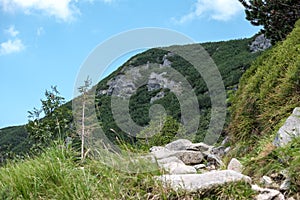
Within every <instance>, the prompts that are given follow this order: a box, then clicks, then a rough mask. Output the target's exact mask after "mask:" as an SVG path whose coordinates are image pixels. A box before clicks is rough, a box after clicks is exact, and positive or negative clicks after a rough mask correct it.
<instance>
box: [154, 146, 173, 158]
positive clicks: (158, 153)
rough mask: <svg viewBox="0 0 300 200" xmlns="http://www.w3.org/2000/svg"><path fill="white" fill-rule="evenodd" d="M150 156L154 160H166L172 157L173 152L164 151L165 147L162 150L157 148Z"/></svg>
mask: <svg viewBox="0 0 300 200" xmlns="http://www.w3.org/2000/svg"><path fill="white" fill-rule="evenodd" d="M151 154H152V155H153V156H154V157H155V158H156V159H158V160H159V159H163V158H168V157H171V156H174V154H175V152H174V151H170V150H168V149H166V148H165V147H163V148H159V149H158V150H156V151H152V152H151Z"/></svg>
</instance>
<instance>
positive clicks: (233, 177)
mask: <svg viewBox="0 0 300 200" xmlns="http://www.w3.org/2000/svg"><path fill="white" fill-rule="evenodd" d="M156 178H157V180H160V181H162V183H163V184H164V185H165V186H170V187H172V188H173V189H175V190H177V189H183V190H187V191H201V190H205V189H209V188H213V187H216V186H220V185H224V184H226V183H233V182H238V181H245V182H248V183H251V178H250V177H248V176H245V175H242V174H240V173H237V172H235V171H232V170H220V171H211V172H206V173H203V174H183V175H178V174H176V175H162V176H158V177H156Z"/></svg>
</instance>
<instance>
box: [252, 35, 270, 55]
mask: <svg viewBox="0 0 300 200" xmlns="http://www.w3.org/2000/svg"><path fill="white" fill-rule="evenodd" d="M271 46H272V44H271V41H270V40H269V39H267V38H266V37H265V36H264V34H260V35H258V36H257V37H256V38H255V40H254V41H253V42H252V43H251V45H250V51H251V52H258V51H263V50H265V49H268V48H270V47H271Z"/></svg>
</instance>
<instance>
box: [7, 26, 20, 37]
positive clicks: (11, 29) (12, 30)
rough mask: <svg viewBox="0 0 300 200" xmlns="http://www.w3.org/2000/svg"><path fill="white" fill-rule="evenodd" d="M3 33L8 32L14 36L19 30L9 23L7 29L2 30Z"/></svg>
mask: <svg viewBox="0 0 300 200" xmlns="http://www.w3.org/2000/svg"><path fill="white" fill-rule="evenodd" d="M4 32H5V33H7V34H9V35H10V36H11V37H16V36H17V35H18V34H19V31H17V30H16V29H15V26H14V25H11V26H10V27H9V28H8V29H6V30H4Z"/></svg>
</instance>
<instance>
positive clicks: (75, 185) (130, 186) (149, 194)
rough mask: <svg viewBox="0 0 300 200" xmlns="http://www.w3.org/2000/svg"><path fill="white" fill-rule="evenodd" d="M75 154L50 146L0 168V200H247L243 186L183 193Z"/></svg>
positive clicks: (246, 187) (151, 177) (148, 177)
mask: <svg viewBox="0 0 300 200" xmlns="http://www.w3.org/2000/svg"><path fill="white" fill-rule="evenodd" d="M76 159H77V158H76V156H75V153H74V152H72V151H71V150H67V149H64V148H63V149H62V148H61V147H60V148H59V147H57V146H55V147H52V148H49V149H47V150H45V151H44V153H42V154H41V155H39V156H37V157H35V158H28V159H26V160H23V161H14V162H10V163H8V164H7V165H6V166H4V167H2V168H0V199H5V200H15V199H30V200H31V199H59V200H64V199H68V200H69V199H76V200H77V199H101V200H102V199H153V200H154V199H222V200H223V199H249V198H250V197H251V196H252V195H253V192H251V189H250V186H249V185H247V184H246V185H245V184H244V183H237V184H230V185H227V186H224V187H218V188H212V189H211V190H208V191H198V192H186V191H180V190H178V191H175V190H172V189H171V188H166V187H162V184H161V183H160V182H158V181H156V179H155V178H154V176H155V175H159V174H160V171H150V172H147V173H136V174H133V173H125V172H121V171H118V170H117V169H114V168H110V167H109V166H106V165H104V164H103V163H102V162H100V161H99V160H93V159H87V160H86V161H84V162H80V161H78V160H76Z"/></svg>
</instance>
